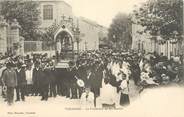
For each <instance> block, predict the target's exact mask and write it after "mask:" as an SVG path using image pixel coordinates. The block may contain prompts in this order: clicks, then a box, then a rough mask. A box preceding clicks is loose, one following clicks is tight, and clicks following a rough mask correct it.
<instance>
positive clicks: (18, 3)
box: [1, 0, 40, 40]
mask: <svg viewBox="0 0 184 117" xmlns="http://www.w3.org/2000/svg"><path fill="white" fill-rule="evenodd" d="M1 15H3V16H4V17H5V19H6V20H7V21H9V22H11V21H12V20H13V19H17V21H18V22H19V24H20V26H21V29H20V35H21V36H23V37H24V38H25V39H26V40H38V37H39V36H40V34H39V33H37V32H38V31H37V30H38V27H39V25H40V20H39V19H40V17H39V16H40V10H39V3H38V2H36V1H29V0H28V1H27V0H15V1H10V0H7V1H2V2H1Z"/></svg>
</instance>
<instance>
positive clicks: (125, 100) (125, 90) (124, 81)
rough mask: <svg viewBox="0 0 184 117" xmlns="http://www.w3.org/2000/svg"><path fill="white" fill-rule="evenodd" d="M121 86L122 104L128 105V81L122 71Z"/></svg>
mask: <svg viewBox="0 0 184 117" xmlns="http://www.w3.org/2000/svg"><path fill="white" fill-rule="evenodd" d="M120 88H121V91H120V92H121V96H120V105H121V106H127V105H129V104H130V98H129V87H128V81H127V79H126V75H125V74H124V73H122V82H121V85H120Z"/></svg>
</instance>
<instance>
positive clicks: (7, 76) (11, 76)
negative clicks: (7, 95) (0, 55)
mask: <svg viewBox="0 0 184 117" xmlns="http://www.w3.org/2000/svg"><path fill="white" fill-rule="evenodd" d="M2 79H3V81H4V83H5V85H6V86H7V87H16V86H17V74H16V72H15V70H13V69H11V70H9V69H7V70H5V71H4V73H3V77H2Z"/></svg>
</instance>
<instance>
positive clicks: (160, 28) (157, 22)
mask: <svg viewBox="0 0 184 117" xmlns="http://www.w3.org/2000/svg"><path fill="white" fill-rule="evenodd" d="M182 8H183V2H182V0H149V1H147V2H146V3H144V4H143V5H142V6H141V7H140V8H139V9H138V10H135V11H134V16H135V19H136V22H135V23H136V24H139V25H142V26H143V27H145V30H144V32H142V33H146V32H149V34H151V35H153V36H156V35H161V36H162V38H163V39H165V40H168V39H170V38H171V37H174V36H175V35H176V34H177V35H182V30H183V28H182V22H183V21H182V20H183V19H182V16H183V11H182Z"/></svg>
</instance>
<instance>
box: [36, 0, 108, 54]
mask: <svg viewBox="0 0 184 117" xmlns="http://www.w3.org/2000/svg"><path fill="white" fill-rule="evenodd" d="M36 1H39V4H40V10H41V16H40V17H41V25H40V28H41V29H43V30H44V29H47V28H48V27H50V26H51V25H53V24H56V25H60V26H59V28H62V26H63V25H64V26H65V28H66V29H65V30H67V31H68V33H69V34H71V35H72V36H71V37H73V41H74V50H77V49H78V47H77V46H79V50H80V51H84V50H98V49H99V39H100V35H99V34H100V32H104V31H107V28H105V27H103V26H101V25H99V24H98V23H96V22H94V21H91V20H89V19H87V18H84V17H76V16H74V14H73V11H72V7H71V6H70V5H69V4H68V3H66V2H65V1H62V0H36ZM102 27H103V28H102ZM59 28H58V30H59ZM73 28H78V29H79V32H80V34H79V35H78V37H76V34H75V32H74V31H73ZM104 29H106V30H104ZM56 32H57V31H56ZM61 32H62V31H61ZM105 34H107V33H105ZM76 38H79V39H78V40H77V39H76ZM76 40H77V41H76Z"/></svg>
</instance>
